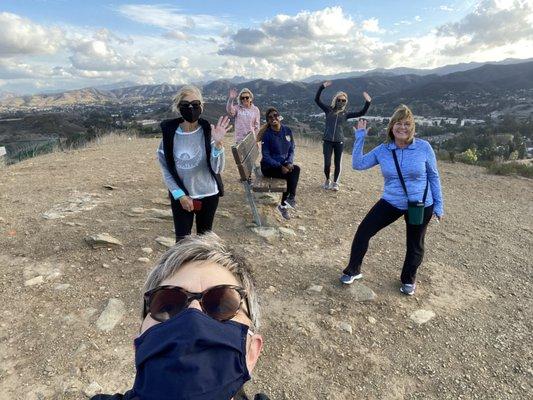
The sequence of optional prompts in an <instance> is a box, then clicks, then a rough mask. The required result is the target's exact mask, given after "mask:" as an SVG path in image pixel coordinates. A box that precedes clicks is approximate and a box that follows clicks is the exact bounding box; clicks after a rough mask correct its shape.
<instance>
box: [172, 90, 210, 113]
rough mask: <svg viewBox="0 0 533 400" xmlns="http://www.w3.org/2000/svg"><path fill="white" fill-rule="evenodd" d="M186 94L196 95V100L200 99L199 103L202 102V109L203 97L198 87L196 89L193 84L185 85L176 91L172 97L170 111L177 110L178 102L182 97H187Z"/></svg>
mask: <svg viewBox="0 0 533 400" xmlns="http://www.w3.org/2000/svg"><path fill="white" fill-rule="evenodd" d="M188 95H193V96H194V97H197V98H198V100H200V103H202V110H203V107H204V98H203V96H202V92H201V91H200V89H198V88H197V87H196V86H194V85H185V86H183V87H182V88H181V89H180V90H179V91H178V93H177V94H176V95H175V96H174V98H173V99H172V111H174V112H179V107H178V104H179V103H180V101H182V100H183V98H184V97H187V96H188Z"/></svg>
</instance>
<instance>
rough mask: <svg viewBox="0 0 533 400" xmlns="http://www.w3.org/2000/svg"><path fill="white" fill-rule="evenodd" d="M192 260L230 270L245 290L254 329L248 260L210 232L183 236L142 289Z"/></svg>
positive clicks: (255, 310)
mask: <svg viewBox="0 0 533 400" xmlns="http://www.w3.org/2000/svg"><path fill="white" fill-rule="evenodd" d="M193 261H210V262H212V263H215V264H217V265H220V266H221V267H223V268H226V269H227V270H228V271H230V272H231V273H232V274H233V276H235V278H236V279H237V281H238V282H239V283H240V284H241V285H242V288H243V289H244V290H245V291H246V293H247V298H248V306H249V307H250V309H249V310H248V312H249V314H250V319H251V321H252V325H253V326H252V327H253V329H258V328H259V325H260V323H259V322H260V321H259V320H260V310H259V301H258V299H257V294H256V292H255V284H254V280H253V277H252V274H251V268H250V265H249V264H248V262H247V261H246V260H245V259H244V258H243V257H241V256H239V255H237V254H235V252H233V251H231V250H229V249H228V248H227V247H226V246H225V245H224V244H223V243H222V241H221V240H220V238H219V237H218V236H217V235H216V234H214V233H212V232H209V233H206V234H203V235H199V236H186V237H185V238H184V239H182V240H181V241H180V242H178V243H176V244H175V245H174V246H172V247H171V248H170V249H169V250H168V251H167V252H166V253H165V254H163V255H162V256H161V258H160V259H159V261H158V262H157V265H156V266H155V267H154V269H153V270H152V271H151V272H150V274H149V275H148V278H147V279H146V283H145V284H144V288H143V293H146V292H147V291H149V290H152V289H154V288H156V287H158V286H160V285H161V282H163V281H164V280H165V279H167V278H169V277H171V276H172V275H174V274H175V273H176V272H177V271H178V270H179V269H180V268H181V267H183V266H184V265H185V264H188V263H190V262H193Z"/></svg>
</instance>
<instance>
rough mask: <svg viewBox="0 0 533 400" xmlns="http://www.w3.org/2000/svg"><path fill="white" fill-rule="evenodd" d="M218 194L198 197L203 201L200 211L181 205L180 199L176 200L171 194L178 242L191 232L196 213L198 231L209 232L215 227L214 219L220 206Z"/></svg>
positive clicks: (199, 232) (199, 233) (198, 232)
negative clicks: (187, 208) (189, 209)
mask: <svg viewBox="0 0 533 400" xmlns="http://www.w3.org/2000/svg"><path fill="white" fill-rule="evenodd" d="M218 197H219V196H218V194H216V195H214V196H208V197H204V198H203V199H198V200H200V201H201V202H202V209H201V210H200V211H193V212H191V211H186V210H184V209H183V207H182V206H181V203H180V201H179V200H174V197H172V195H170V206H171V207H172V217H173V218H174V231H175V232H176V243H178V242H179V241H180V240H181V239H183V238H184V237H185V236H188V235H190V234H191V230H192V224H193V220H194V215H196V233H197V234H198V235H201V234H202V233H206V232H209V231H210V230H212V229H213V220H214V219H215V212H216V211H217V207H218Z"/></svg>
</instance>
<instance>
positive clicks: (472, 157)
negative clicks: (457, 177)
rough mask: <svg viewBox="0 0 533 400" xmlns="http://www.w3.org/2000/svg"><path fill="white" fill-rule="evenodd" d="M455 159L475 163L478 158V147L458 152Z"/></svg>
mask: <svg viewBox="0 0 533 400" xmlns="http://www.w3.org/2000/svg"><path fill="white" fill-rule="evenodd" d="M455 159H456V160H457V161H459V162H462V163H465V164H475V163H476V162H477V159H478V156H477V151H476V149H467V150H466V151H463V152H462V153H460V154H457V156H456V157H455Z"/></svg>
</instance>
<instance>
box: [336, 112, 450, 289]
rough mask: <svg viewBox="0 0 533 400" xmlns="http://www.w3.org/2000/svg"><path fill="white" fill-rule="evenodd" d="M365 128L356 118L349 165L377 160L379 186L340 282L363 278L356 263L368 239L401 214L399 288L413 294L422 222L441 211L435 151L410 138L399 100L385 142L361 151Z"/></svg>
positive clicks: (409, 120)
mask: <svg viewBox="0 0 533 400" xmlns="http://www.w3.org/2000/svg"><path fill="white" fill-rule="evenodd" d="M366 133H367V131H366V121H359V123H358V125H357V130H356V131H355V144H354V147H353V153H352V167H353V168H354V169H357V170H365V169H369V168H372V167H373V166H375V165H377V164H379V165H380V167H381V173H382V174H383V177H384V179H385V185H384V190H383V195H382V197H381V199H380V200H379V201H378V202H377V203H376V204H375V205H374V207H372V209H371V210H370V211H369V212H368V214H367V215H366V217H365V218H364V219H363V221H362V222H361V224H360V225H359V227H358V228H357V232H356V234H355V237H354V240H353V243H352V250H351V254H350V261H349V263H348V266H347V267H346V268H345V269H344V271H343V275H342V276H341V282H342V283H344V284H350V283H352V282H353V281H354V280H356V279H361V278H362V277H363V275H362V274H361V264H362V262H363V258H364V256H365V253H366V251H367V249H368V243H369V241H370V239H371V238H372V237H373V236H374V235H375V234H376V233H378V232H379V231H380V230H381V229H383V228H385V227H386V226H388V225H390V224H392V223H393V222H394V221H396V220H397V219H398V218H400V217H401V216H404V218H405V222H406V231H407V232H406V233H407V249H406V254H405V260H404V263H403V269H402V273H401V277H400V279H401V282H402V285H401V287H400V291H401V292H402V293H404V294H407V295H413V294H414V293H415V289H416V272H417V269H418V267H419V266H420V264H421V263H422V259H423V257H424V237H425V234H426V230H427V225H428V223H429V221H430V220H431V217H432V215H433V214H434V215H435V216H436V218H437V220H439V221H440V220H441V218H442V216H443V214H444V208H443V201H442V193H441V185H440V178H439V171H438V170H437V161H436V158H435V153H434V152H433V149H432V148H431V145H430V144H429V143H428V142H426V141H425V140H422V139H415V137H414V136H415V120H414V116H413V113H412V112H411V110H410V109H409V108H408V107H407V106H405V105H401V106H399V107H398V108H397V109H396V111H395V112H394V114H393V116H392V117H391V119H390V121H389V125H388V138H389V140H388V142H387V143H382V144H380V145H379V146H377V147H376V148H374V149H373V150H372V151H370V152H369V153H367V154H363V146H364V142H365V136H366ZM408 203H409V204H408ZM415 203H417V205H418V207H416V206H415ZM408 208H409V211H408ZM411 211H412V213H411ZM416 216H418V217H419V220H418V221H414V219H415V217H416Z"/></svg>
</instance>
